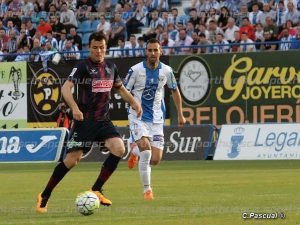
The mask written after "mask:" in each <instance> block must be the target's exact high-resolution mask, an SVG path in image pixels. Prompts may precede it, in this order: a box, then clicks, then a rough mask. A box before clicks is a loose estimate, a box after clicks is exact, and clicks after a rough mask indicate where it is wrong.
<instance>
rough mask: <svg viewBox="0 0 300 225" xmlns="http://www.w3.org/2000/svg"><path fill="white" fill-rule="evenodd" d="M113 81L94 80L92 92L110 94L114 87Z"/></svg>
mask: <svg viewBox="0 0 300 225" xmlns="http://www.w3.org/2000/svg"><path fill="white" fill-rule="evenodd" d="M113 82H114V81H113V80H93V82H92V92H108V91H110V90H111V88H112V86H113Z"/></svg>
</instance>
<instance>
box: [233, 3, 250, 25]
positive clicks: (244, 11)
mask: <svg viewBox="0 0 300 225" xmlns="http://www.w3.org/2000/svg"><path fill="white" fill-rule="evenodd" d="M245 17H249V12H248V7H247V5H246V4H241V5H240V11H239V12H238V13H237V14H234V18H235V19H236V25H237V26H239V27H240V26H241V25H242V21H243V18H245Z"/></svg>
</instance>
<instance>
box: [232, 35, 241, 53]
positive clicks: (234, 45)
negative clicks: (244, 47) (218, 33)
mask: <svg viewBox="0 0 300 225" xmlns="http://www.w3.org/2000/svg"><path fill="white" fill-rule="evenodd" d="M240 43H241V35H240V32H239V31H235V32H234V40H233V41H232V42H231V43H230V52H237V51H238V50H239V47H240Z"/></svg>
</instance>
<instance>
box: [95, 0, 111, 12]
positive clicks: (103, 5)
mask: <svg viewBox="0 0 300 225" xmlns="http://www.w3.org/2000/svg"><path fill="white" fill-rule="evenodd" d="M111 6H112V5H111V0H101V1H100V3H99V6H98V12H104V13H106V12H107V11H110V8H111Z"/></svg>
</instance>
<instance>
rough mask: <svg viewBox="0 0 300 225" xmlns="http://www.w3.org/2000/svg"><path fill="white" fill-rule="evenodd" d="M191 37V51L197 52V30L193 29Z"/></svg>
mask: <svg viewBox="0 0 300 225" xmlns="http://www.w3.org/2000/svg"><path fill="white" fill-rule="evenodd" d="M191 37H192V39H193V42H192V43H191V46H192V47H193V48H192V53H194V54H197V52H198V49H197V46H198V43H199V36H198V34H197V32H195V31H194V32H193V33H192V36H191Z"/></svg>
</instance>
